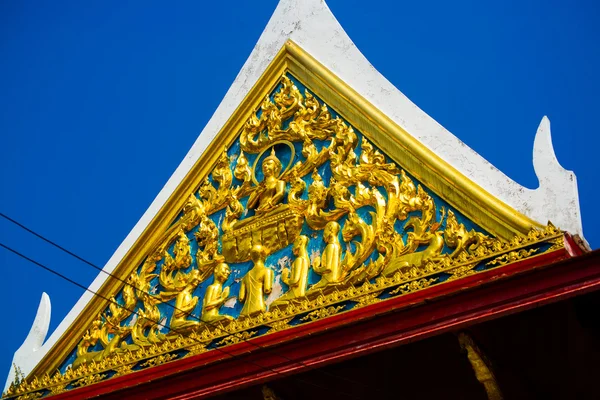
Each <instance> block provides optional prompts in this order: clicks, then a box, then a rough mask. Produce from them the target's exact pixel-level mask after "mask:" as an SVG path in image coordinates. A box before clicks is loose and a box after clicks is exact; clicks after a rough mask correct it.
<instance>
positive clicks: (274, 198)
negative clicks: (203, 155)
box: [248, 147, 285, 215]
mask: <svg viewBox="0 0 600 400" xmlns="http://www.w3.org/2000/svg"><path fill="white" fill-rule="evenodd" d="M281 168H282V167H281V161H279V158H277V156H276V155H275V147H272V148H271V155H269V156H268V157H267V158H265V159H264V161H263V163H262V171H263V175H264V178H263V180H262V182H260V183H259V184H258V186H257V187H256V190H255V191H254V192H253V193H252V194H251V195H250V198H249V199H248V208H252V209H254V210H255V212H256V214H257V215H260V214H264V213H266V212H267V211H270V210H272V209H273V208H275V206H277V205H279V203H281V201H282V200H283V196H284V195H285V182H284V181H282V180H281V179H279V175H281Z"/></svg>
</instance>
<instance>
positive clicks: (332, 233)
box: [310, 221, 342, 290]
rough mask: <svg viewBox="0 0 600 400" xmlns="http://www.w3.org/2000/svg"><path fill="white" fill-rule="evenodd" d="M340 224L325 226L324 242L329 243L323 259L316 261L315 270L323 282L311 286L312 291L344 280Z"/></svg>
mask: <svg viewBox="0 0 600 400" xmlns="http://www.w3.org/2000/svg"><path fill="white" fill-rule="evenodd" d="M339 232H340V224H338V223H337V222H335V221H330V222H328V223H327V225H325V230H324V231H323V240H324V241H325V243H327V246H325V250H323V254H322V255H321V257H317V258H316V259H315V261H314V265H313V270H314V271H315V272H316V273H317V274H319V275H321V280H320V281H319V282H318V283H316V284H315V285H313V286H311V288H310V290H314V289H321V288H324V287H325V286H327V285H329V284H332V283H339V282H340V281H341V280H342V267H341V264H342V263H341V260H342V246H341V245H340V240H339V238H338V233H339Z"/></svg>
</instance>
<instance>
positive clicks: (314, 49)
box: [19, 0, 582, 374]
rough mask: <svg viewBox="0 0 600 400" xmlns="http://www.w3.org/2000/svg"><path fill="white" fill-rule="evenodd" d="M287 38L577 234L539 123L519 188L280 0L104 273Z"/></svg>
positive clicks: (351, 49)
mask: <svg viewBox="0 0 600 400" xmlns="http://www.w3.org/2000/svg"><path fill="white" fill-rule="evenodd" d="M288 39H291V40H293V41H294V42H295V43H297V44H298V45H300V46H301V47H302V48H303V49H304V50H305V51H307V52H308V53H309V54H311V55H312V56H313V57H315V58H316V59H317V60H318V61H319V62H321V63H322V64H323V65H325V67H327V68H328V69H329V70H331V71H332V72H333V73H334V74H336V75H337V76H338V77H340V78H341V79H342V80H344V81H345V82H346V83H347V84H348V85H349V86H351V87H352V88H353V89H354V90H356V91H357V92H358V93H359V94H361V95H362V96H363V97H364V98H365V99H367V100H368V101H370V102H371V103H372V104H373V105H374V106H375V107H377V108H378V109H379V110H381V111H382V112H384V113H385V114H386V115H387V116H388V117H389V118H391V119H392V120H393V121H395V122H396V123H397V124H398V125H399V126H401V127H403V128H404V129H405V130H406V131H407V132H409V133H410V134H411V135H413V136H414V137H415V138H417V139H418V140H419V141H421V142H422V143H423V144H424V145H426V146H427V147H429V148H430V149H431V150H433V151H434V152H436V153H437V154H438V155H439V156H440V157H442V158H443V159H444V160H445V161H447V162H448V163H449V164H451V165H453V166H454V167H455V168H456V169H457V170H459V171H460V172H462V173H463V174H464V175H465V176H467V177H469V178H470V179H471V180H473V181H474V182H475V183H477V184H478V185H480V186H481V187H482V188H484V189H485V190H487V191H488V192H489V193H490V194H492V195H494V196H496V197H497V198H499V199H500V200H502V201H504V202H505V203H506V204H508V205H510V206H511V207H513V208H514V209H516V210H518V211H519V212H521V213H523V214H525V215H527V216H529V217H530V218H532V219H533V220H535V221H538V222H540V223H542V224H546V223H547V222H548V221H549V220H550V221H552V222H553V223H554V224H555V225H556V226H557V227H559V228H561V229H564V230H567V231H569V232H571V233H573V234H579V235H582V228H581V219H580V214H579V201H578V194H577V184H576V180H575V175H574V174H573V173H572V172H569V171H565V170H564V169H563V168H562V167H561V166H560V165H559V164H558V162H557V160H556V157H555V156H554V151H553V150H552V143H551V141H550V129H549V123H548V120H547V119H546V118H544V119H543V120H542V124H541V125H540V129H538V134H537V136H536V142H535V146H534V166H535V171H536V174H537V176H538V178H539V180H540V187H539V188H538V189H535V190H532V189H527V188H525V187H523V186H521V185H519V184H518V183H516V182H515V181H513V180H512V179H510V178H509V177H507V176H506V175H505V174H503V173H502V172H501V171H499V170H498V169H497V168H496V167H494V166H493V165H492V164H490V163H489V162H488V161H486V160H485V159H484V158H482V157H481V156H480V155H479V154H477V153H476V152H475V151H473V150H472V149H470V148H469V147H467V146H466V145H465V144H464V143H463V142H461V141H460V140H459V139H458V138H457V137H455V136H454V135H453V134H451V133H450V132H449V131H447V130H446V129H445V128H444V127H442V126H441V125H440V124H438V123H437V122H436V121H435V120H434V119H432V118H431V117H429V116H428V115H427V114H426V113H425V112H423V111H422V110H421V109H419V108H418V107H417V106H416V105H415V104H414V103H412V102H411V101H410V100H409V99H408V98H407V97H406V96H404V95H403V94H402V93H401V92H400V91H399V90H398V89H396V88H395V87H394V85H392V84H391V83H390V82H389V81H388V80H387V79H386V78H385V77H384V76H383V75H381V74H380V73H379V72H378V71H377V70H376V69H375V68H374V67H373V66H372V65H371V64H370V63H369V61H368V60H367V59H366V58H365V57H364V56H363V55H362V53H361V52H360V51H359V50H358V49H357V48H356V46H355V45H354V43H353V42H352V40H350V38H349V37H348V35H347V34H346V32H344V30H343V28H342V27H341V26H340V24H339V23H338V21H337V20H336V19H335V17H334V16H333V14H332V13H331V11H330V10H329V8H328V7H327V5H326V4H325V2H324V1H323V0H281V1H280V2H279V4H278V6H277V8H276V10H275V12H274V14H273V16H272V17H271V19H270V20H269V23H268V25H267V27H266V28H265V30H264V31H263V33H262V35H261V37H260V39H259V41H258V43H257V44H256V46H255V47H254V50H253V51H252V53H251V54H250V57H249V58H248V60H247V61H246V63H245V64H244V66H243V67H242V69H241V71H240V73H239V74H238V76H237V77H236V79H235V81H234V82H233V84H232V85H231V87H230V88H229V90H228V91H227V94H226V95H225V97H224V98H223V100H222V101H221V104H220V105H219V107H218V108H217V110H216V111H215V113H214V114H213V116H212V117H211V119H210V121H209V122H208V123H207V124H206V126H205V128H204V129H203V131H202V133H201V134H200V136H199V137H198V139H196V142H195V143H194V145H193V146H192V148H191V149H190V151H189V152H188V154H187V155H186V156H185V158H184V159H183V161H182V162H181V164H180V165H179V167H178V168H177V170H176V171H175V172H174V173H173V175H172V176H171V178H170V179H169V180H168V182H167V183H166V185H165V186H164V187H163V189H162V190H161V191H160V193H159V194H158V196H157V197H156V199H155V200H154V201H153V202H152V204H151V205H150V207H149V208H148V210H147V211H146V212H145V213H144V215H143V216H142V218H141V219H140V220H139V221H138V223H137V224H136V225H135V227H134V228H133V229H132V231H131V232H130V233H129V235H128V236H127V238H126V239H125V240H124V241H123V243H121V245H120V246H119V248H118V249H117V250H116V251H115V253H114V254H113V256H112V257H111V258H110V260H109V261H108V262H107V263H106V266H105V267H104V271H105V272H108V273H112V272H113V270H114V269H115V267H116V266H117V265H118V263H119V262H120V261H121V259H122V258H123V257H124V255H125V254H126V252H127V250H128V249H129V248H130V247H131V246H132V245H133V244H134V243H135V241H136V240H137V239H138V237H139V236H140V234H141V233H142V232H143V230H144V228H145V227H146V226H147V225H148V224H149V223H150V221H151V220H152V218H154V216H155V215H156V213H157V212H158V210H160V208H161V207H162V206H163V204H164V203H165V201H166V200H167V199H168V198H169V195H170V194H171V193H172V192H173V191H174V190H175V188H176V187H177V186H178V185H179V183H180V182H181V180H182V179H183V177H184V176H185V175H186V174H187V172H188V171H189V170H190V169H191V167H192V166H193V165H194V163H195V162H196V160H197V159H198V158H199V157H200V156H201V155H202V153H203V152H204V150H205V149H206V147H207V146H208V144H209V143H210V142H211V141H212V140H213V139H214V137H215V136H216V134H217V133H218V132H219V131H220V129H221V127H222V126H223V125H224V124H225V122H226V121H227V119H228V118H229V116H231V114H232V113H233V112H234V111H235V110H236V108H237V107H238V105H239V104H240V103H241V101H242V100H243V99H244V97H245V96H246V94H247V93H248V92H249V90H250V89H251V88H252V86H253V85H254V84H255V83H256V81H257V80H258V78H259V77H260V75H261V74H262V73H263V71H264V70H265V69H266V68H267V66H268V65H269V63H270V62H271V61H272V60H273V58H274V57H275V55H276V54H277V52H278V51H279V50H280V49H281V48H282V46H283V45H284V43H285V42H286V40H288ZM107 277H108V275H107V274H105V273H100V275H98V277H97V278H96V279H95V280H94V282H92V284H91V285H90V287H89V290H91V291H94V292H95V291H97V290H98V289H99V288H100V286H101V285H102V284H103V283H104V281H106V279H107ZM92 296H93V295H92V293H90V292H89V291H87V292H85V293H84V294H83V295H82V296H81V298H80V299H79V301H78V302H77V304H76V305H75V307H73V309H72V310H71V311H70V312H69V314H68V315H67V316H66V317H65V318H64V320H63V321H62V322H61V323H60V325H59V326H58V328H57V329H56V330H55V331H54V332H53V333H52V335H51V336H50V338H49V339H48V341H47V342H46V343H45V344H44V345H43V347H42V348H41V349H40V350H39V351H37V352H35V353H34V354H33V355H32V356H31V357H30V358H28V359H27V360H23V361H22V363H21V364H19V366H20V368H21V369H22V371H23V372H24V373H25V374H28V373H29V372H30V371H31V370H32V369H33V367H34V366H35V365H36V364H37V363H38V362H39V361H40V359H41V358H42V357H43V356H44V354H46V352H47V351H48V350H49V349H50V348H51V347H52V346H53V345H54V344H55V343H56V342H57V340H58V339H59V338H60V336H61V335H62V333H63V332H64V331H65V330H67V329H68V327H69V326H70V325H71V324H72V323H73V321H74V320H75V318H76V317H77V316H78V315H79V313H80V312H81V310H83V308H84V307H85V305H86V304H87V303H88V302H89V301H90V300H91V298H92Z"/></svg>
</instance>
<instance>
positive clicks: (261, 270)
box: [238, 244, 273, 316]
mask: <svg viewBox="0 0 600 400" xmlns="http://www.w3.org/2000/svg"><path fill="white" fill-rule="evenodd" d="M266 256H267V251H266V249H265V248H264V247H263V246H261V245H259V244H257V245H254V246H253V247H252V250H251V251H250V257H251V258H252V262H253V263H254V266H253V267H252V269H251V270H250V271H248V273H247V274H246V275H245V276H244V277H243V278H242V283H241V286H240V294H239V296H238V299H239V300H240V301H241V302H242V303H244V307H243V308H242V311H241V312H240V315H241V316H242V315H243V316H248V315H252V314H254V313H258V312H264V311H267V305H266V304H265V295H268V294H269V293H271V290H272V289H273V270H271V269H270V268H267V267H266V266H265V258H266Z"/></svg>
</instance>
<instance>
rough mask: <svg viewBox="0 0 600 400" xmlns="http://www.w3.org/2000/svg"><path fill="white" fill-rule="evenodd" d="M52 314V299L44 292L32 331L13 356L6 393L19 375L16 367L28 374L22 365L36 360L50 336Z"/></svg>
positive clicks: (5, 387)
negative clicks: (47, 336)
mask: <svg viewBox="0 0 600 400" xmlns="http://www.w3.org/2000/svg"><path fill="white" fill-rule="evenodd" d="M50 313H51V306H50V297H49V296H48V295H47V294H46V292H44V293H42V298H41V299H40V305H39V306H38V310H37V313H36V314H35V319H34V320H33V324H32V325H31V329H30V330H29V333H28V334H27V337H26V338H25V340H24V341H23V344H22V345H21V347H19V349H18V350H17V351H16V352H15V355H14V356H13V361H12V364H11V365H10V372H9V373H8V378H7V379H6V384H5V385H4V391H6V390H7V389H8V388H9V387H10V384H11V383H12V382H14V380H15V377H16V375H17V374H16V370H15V365H16V366H18V367H19V368H20V369H21V372H23V373H24V374H27V372H25V371H23V367H22V365H26V364H27V362H28V360H29V359H31V358H35V356H34V355H35V353H36V352H38V351H39V350H40V347H42V344H43V343H44V339H46V335H47V334H48V328H50Z"/></svg>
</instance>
